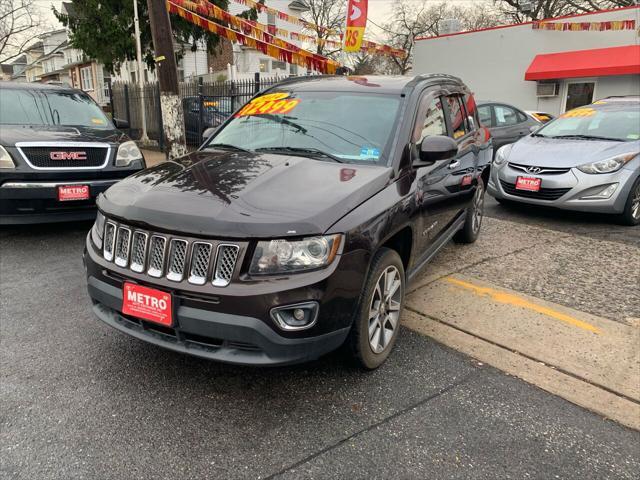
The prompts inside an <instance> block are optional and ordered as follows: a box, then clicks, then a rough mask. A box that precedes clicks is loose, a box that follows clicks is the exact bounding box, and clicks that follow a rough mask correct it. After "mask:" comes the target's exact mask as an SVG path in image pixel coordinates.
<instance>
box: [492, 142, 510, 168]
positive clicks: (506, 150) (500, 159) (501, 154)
mask: <svg viewBox="0 0 640 480" xmlns="http://www.w3.org/2000/svg"><path fill="white" fill-rule="evenodd" d="M512 148H513V143H510V144H509V145H503V146H501V147H500V148H499V149H498V151H497V152H496V156H495V158H494V159H493V163H494V164H496V165H502V164H503V163H504V162H505V160H507V157H508V156H509V154H510V153H511V149H512Z"/></svg>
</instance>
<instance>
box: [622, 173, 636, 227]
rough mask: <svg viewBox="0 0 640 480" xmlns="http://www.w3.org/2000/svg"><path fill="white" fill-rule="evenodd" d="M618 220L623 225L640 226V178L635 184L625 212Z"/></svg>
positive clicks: (625, 206)
mask: <svg viewBox="0 0 640 480" xmlns="http://www.w3.org/2000/svg"><path fill="white" fill-rule="evenodd" d="M618 220H619V221H620V223H621V224H623V225H629V226H635V225H640V177H638V178H636V181H635V182H633V186H632V187H631V191H630V192H629V197H627V202H626V203H625V204H624V211H623V212H622V213H621V214H620V215H619V216H618Z"/></svg>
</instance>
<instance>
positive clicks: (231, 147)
mask: <svg viewBox="0 0 640 480" xmlns="http://www.w3.org/2000/svg"><path fill="white" fill-rule="evenodd" d="M208 148H221V149H227V150H235V151H237V152H244V153H253V152H252V151H251V150H247V149H246V148H242V147H239V146H237V145H231V144H230V143H210V144H209V145H207V146H206V147H204V149H203V150H206V149H208Z"/></svg>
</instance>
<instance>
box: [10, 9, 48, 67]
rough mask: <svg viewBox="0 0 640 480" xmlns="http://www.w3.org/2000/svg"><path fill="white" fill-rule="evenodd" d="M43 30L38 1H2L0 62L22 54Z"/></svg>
mask: <svg viewBox="0 0 640 480" xmlns="http://www.w3.org/2000/svg"><path fill="white" fill-rule="evenodd" d="M41 30H42V22H41V19H40V16H39V15H38V10H37V6H36V3H35V2H33V1H32V0H2V1H1V2H0V63H5V62H9V61H11V60H14V59H15V58H17V57H19V56H20V55H22V53H23V52H24V51H25V49H26V48H27V46H28V45H29V44H30V43H31V41H32V40H33V37H35V36H36V35H37V34H38V33H40V32H41Z"/></svg>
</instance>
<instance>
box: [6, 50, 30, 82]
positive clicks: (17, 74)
mask: <svg viewBox="0 0 640 480" xmlns="http://www.w3.org/2000/svg"><path fill="white" fill-rule="evenodd" d="M5 65H7V64H5ZM8 65H9V66H11V75H10V76H9V78H7V80H11V81H12V82H26V81H27V77H26V75H25V73H24V70H25V68H26V67H27V55H26V54H22V55H20V56H19V57H17V58H15V59H14V60H12V61H11V62H9V63H8Z"/></svg>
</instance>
